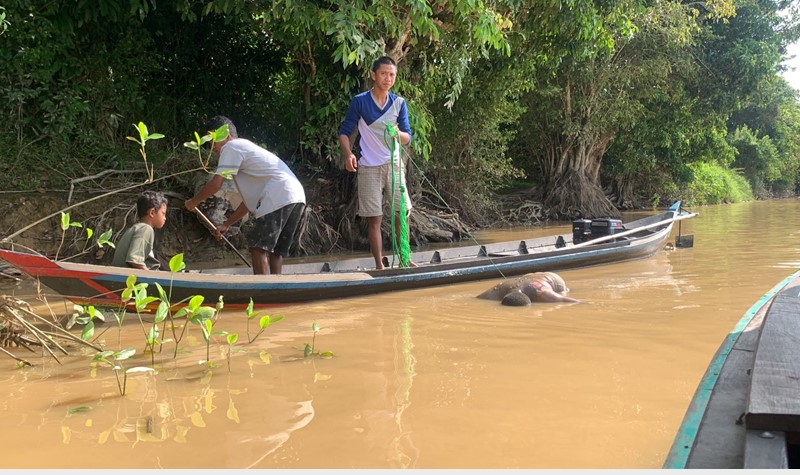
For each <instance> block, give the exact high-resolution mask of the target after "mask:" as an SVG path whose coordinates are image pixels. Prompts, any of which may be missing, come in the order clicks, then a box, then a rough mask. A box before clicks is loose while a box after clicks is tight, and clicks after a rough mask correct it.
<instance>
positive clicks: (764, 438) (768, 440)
mask: <svg viewBox="0 0 800 475" xmlns="http://www.w3.org/2000/svg"><path fill="white" fill-rule="evenodd" d="M742 468H745V469H765V468H766V469H787V468H789V454H788V450H787V446H786V434H785V433H783V432H780V431H777V432H769V431H761V430H748V431H747V435H746V436H745V443H744V466H743V467H742Z"/></svg>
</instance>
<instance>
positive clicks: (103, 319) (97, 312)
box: [93, 309, 106, 322]
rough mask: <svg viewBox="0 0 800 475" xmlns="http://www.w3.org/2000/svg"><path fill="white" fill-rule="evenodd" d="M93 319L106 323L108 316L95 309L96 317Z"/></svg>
mask: <svg viewBox="0 0 800 475" xmlns="http://www.w3.org/2000/svg"><path fill="white" fill-rule="evenodd" d="M93 318H96V319H98V320H100V321H101V322H105V321H106V316H105V315H103V312H101V311H100V310H97V309H95V311H94V317H93Z"/></svg>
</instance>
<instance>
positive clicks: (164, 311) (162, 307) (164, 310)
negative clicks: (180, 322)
mask: <svg viewBox="0 0 800 475" xmlns="http://www.w3.org/2000/svg"><path fill="white" fill-rule="evenodd" d="M167 315H169V304H168V303H167V302H165V301H163V300H162V301H161V303H159V304H158V309H156V315H155V322H156V323H161V322H163V321H164V320H165V319H166V318H167Z"/></svg>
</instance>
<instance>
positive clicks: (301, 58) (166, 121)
mask: <svg viewBox="0 0 800 475" xmlns="http://www.w3.org/2000/svg"><path fill="white" fill-rule="evenodd" d="M799 29H800V20H798V7H797V5H795V4H794V3H793V2H791V1H788V0H704V1H699V2H688V1H681V0H603V1H600V0H560V1H552V0H526V1H523V2H520V1H518V0H429V1H419V0H387V1H385V2H367V1H364V0H326V1H309V0H275V1H273V2H271V3H270V4H268V5H267V4H263V3H259V2H248V1H245V0H214V1H200V2H188V1H186V0H181V1H178V2H157V1H156V0H122V1H114V0H97V1H94V2H88V1H83V0H80V1H77V2H76V1H65V0H56V1H50V0H48V1H44V0H11V1H8V2H4V6H3V7H2V8H0V114H1V115H2V118H3V119H4V121H5V123H7V124H10V127H7V128H5V129H4V130H2V131H0V146H2V147H3V150H4V151H5V153H6V157H7V159H6V160H3V161H2V163H1V164H0V170H2V171H3V172H4V173H2V174H0V183H1V184H2V186H3V187H4V189H37V188H62V187H65V186H67V184H68V180H70V179H75V178H80V177H83V176H86V175H91V174H94V173H98V172H100V171H103V170H109V169H113V170H135V169H138V168H140V167H139V165H138V160H139V156H138V153H137V151H136V150H135V149H133V148H132V147H131V146H130V144H129V143H128V142H126V141H125V139H124V138H125V136H126V135H129V134H130V133H131V124H133V123H138V122H139V121H144V122H145V123H147V124H148V126H149V127H150V129H151V130H153V131H157V132H160V133H163V134H164V135H166V137H167V139H166V140H162V141H159V142H158V143H155V144H153V147H152V148H151V149H150V157H151V162H152V163H153V164H154V165H155V166H156V173H157V174H159V173H161V174H166V173H168V172H173V171H176V170H185V169H188V168H191V167H193V166H194V161H193V158H192V156H191V155H190V154H188V153H187V151H185V150H184V149H183V147H181V144H182V143H183V142H184V141H186V140H190V139H191V137H192V135H193V133H194V132H195V131H196V130H198V129H199V128H200V127H201V125H202V124H203V123H204V121H205V119H206V118H207V117H209V116H210V115H213V114H219V113H222V114H225V115H228V116H230V117H231V118H232V119H233V120H234V122H236V123H237V126H238V128H239V130H240V133H241V134H242V135H243V136H246V137H249V138H252V139H254V140H255V141H257V142H259V143H262V144H265V145H266V146H267V147H268V148H269V149H271V150H273V151H275V152H276V153H278V155H280V156H281V157H283V158H284V159H286V160H287V161H288V162H289V163H290V164H291V166H292V167H293V168H294V169H295V170H297V171H298V173H299V175H300V176H301V179H303V181H304V182H305V183H306V184H307V186H312V185H313V183H315V180H312V178H314V179H316V180H317V181H319V182H320V183H323V182H324V183H332V182H333V183H337V185H336V186H337V188H336V191H335V192H331V193H329V194H324V193H320V194H317V193H314V192H312V193H310V196H311V197H312V199H319V200H320V201H321V202H320V203H316V204H318V205H320V206H322V207H330V208H331V209H334V208H336V206H337V205H338V204H342V203H346V202H348V201H352V198H353V196H352V190H353V187H352V185H349V183H351V182H352V176H351V175H347V174H344V173H343V172H342V171H341V164H340V157H339V153H340V152H339V151H338V145H337V140H336V136H337V133H338V128H339V125H340V123H341V120H342V118H343V116H344V113H345V111H346V108H347V103H348V101H349V99H350V98H351V97H352V95H353V94H355V93H357V92H360V91H362V90H364V89H365V88H367V87H368V86H369V84H368V71H369V67H370V65H371V61H372V60H373V59H374V58H376V57H377V56H379V55H381V54H388V55H389V56H391V57H393V58H394V59H395V60H396V61H397V62H398V64H399V79H398V83H397V85H396V86H395V90H396V92H398V93H399V94H401V95H403V96H405V97H406V98H407V100H408V103H409V108H410V112H411V121H412V128H413V132H414V140H413V142H412V146H411V147H410V149H409V153H410V156H411V158H412V167H411V168H412V170H413V171H414V175H415V178H414V179H412V187H414V189H413V191H414V192H415V194H416V197H415V200H418V201H419V202H420V203H422V204H423V205H424V206H427V207H429V208H431V209H437V208H440V209H447V208H448V207H449V208H450V210H452V211H457V212H459V213H460V214H462V216H466V217H467V218H468V219H469V221H471V222H473V223H480V222H484V221H486V220H485V219H484V218H485V217H486V216H487V215H488V210H489V209H491V208H492V201H493V197H494V196H495V193H496V192H498V191H500V190H503V189H504V188H506V187H507V186H508V185H509V184H510V183H512V182H514V181H517V182H518V181H519V180H520V179H525V180H526V181H527V182H528V183H529V184H530V186H531V189H533V190H537V194H535V195H534V198H537V199H540V200H541V201H542V202H544V203H545V205H546V207H547V208H548V209H549V210H550V211H551V215H552V216H557V217H565V216H570V215H573V214H576V213H581V214H597V213H605V212H613V211H614V210H615V209H616V208H618V207H625V206H635V205H641V204H649V203H653V202H656V203H657V204H664V203H666V202H668V201H670V200H672V199H676V198H684V199H691V200H694V201H695V202H700V201H702V200H707V201H708V202H721V201H726V200H740V199H748V198H749V197H750V194H749V193H746V192H745V191H744V190H742V189H741V180H739V178H734V177H740V178H741V177H744V179H746V182H747V183H748V184H749V186H750V187H751V188H752V190H753V191H754V193H755V195H756V196H758V197H770V196H786V195H790V194H795V193H796V190H797V188H798V171H800V106H798V102H797V92H796V91H794V90H792V89H791V88H789V87H788V85H787V84H786V83H785V81H784V80H783V79H781V78H780V76H779V71H780V68H781V63H782V61H783V60H784V59H785V57H784V56H785V51H786V46H787V45H788V44H790V43H791V42H793V41H796V40H797V39H798V36H800V33H799ZM728 169H734V170H738V171H739V172H740V173H741V175H739V174H738V173H737V172H727V171H726V170H728ZM722 177H727V178H725V180H727V182H729V184H728V185H725V186H723V187H722V188H720V186H718V185H717V183H718V182H722V181H723V180H722ZM737 180H738V181H737ZM734 182H735V183H736V185H735V186H733V185H730V183H734ZM692 183H694V185H691V184H692ZM690 185H691V186H690ZM165 186H171V187H179V186H184V183H183V182H177V181H176V182H172V183H168V184H165ZM692 186H693V187H692ZM725 187H728V188H730V190H736V191H730V190H728V191H724V192H719V191H718V190H719V189H726V190H727V188H725ZM685 190H692V191H691V195H692V196H691V197H688V196H685V194H686V191H685ZM701 190H702V191H701ZM709 190H710V191H709ZM179 191H181V190H179ZM183 191H185V190H183ZM331 195H333V196H334V198H330V197H329V196H331ZM316 197H318V198H316ZM442 198H443V199H444V201H445V202H446V204H445V203H443V202H442ZM331 199H334V200H339V201H338V203H332V202H329V201H330V200H331ZM312 204H313V203H312ZM331 212H333V211H331ZM341 218H342V216H341V215H331V216H329V217H327V219H328V221H329V222H333V221H336V222H338V221H340V220H341Z"/></svg>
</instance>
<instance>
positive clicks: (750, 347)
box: [663, 271, 800, 469]
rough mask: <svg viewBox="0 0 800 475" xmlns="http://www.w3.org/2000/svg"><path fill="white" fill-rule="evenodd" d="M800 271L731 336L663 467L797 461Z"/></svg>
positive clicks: (789, 464) (775, 465) (768, 465)
mask: <svg viewBox="0 0 800 475" xmlns="http://www.w3.org/2000/svg"><path fill="white" fill-rule="evenodd" d="M798 342H800V271H797V272H795V273H794V274H792V275H790V276H789V277H787V278H785V279H784V280H782V281H781V282H779V283H778V284H777V285H776V286H775V287H773V288H772V289H771V290H770V291H769V292H767V293H766V294H764V295H763V296H762V297H761V298H760V299H759V300H758V301H757V302H756V303H755V304H753V306H752V307H750V309H748V310H747V312H745V314H744V315H743V316H742V318H741V319H740V320H739V322H738V323H737V324H736V325H735V327H734V329H733V330H732V331H731V332H730V333H729V334H728V335H727V336H726V337H725V339H724V340H723V342H722V344H721V345H720V347H719V349H718V350H717V352H716V354H715V355H714V357H713V358H712V360H711V363H710V364H709V366H708V369H707V370H706V373H705V375H704V376H703V378H702V379H701V381H700V384H699V385H698V387H697V390H696V392H695V394H694V396H693V398H692V401H691V403H690V404H689V407H688V408H687V410H686V414H685V415H684V418H683V421H682V423H681V426H680V428H679V429H678V432H677V434H676V436H675V439H674V442H673V444H672V447H671V448H670V451H669V453H668V455H667V458H666V460H665V462H664V465H663V468H674V469H701V468H713V469H741V468H745V469H780V468H797V466H799V465H800V464H798V454H800V349H798Z"/></svg>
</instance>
